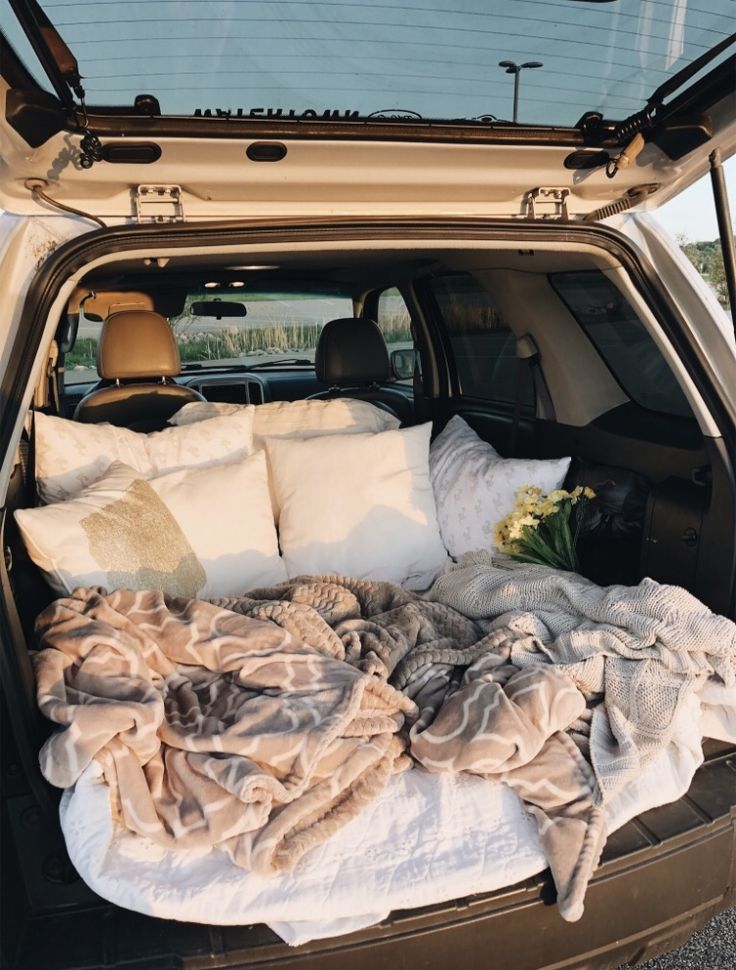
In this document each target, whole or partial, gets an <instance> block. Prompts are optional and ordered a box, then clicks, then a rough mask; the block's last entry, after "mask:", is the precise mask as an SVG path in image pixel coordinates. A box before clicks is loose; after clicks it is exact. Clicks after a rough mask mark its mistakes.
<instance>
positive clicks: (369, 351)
mask: <svg viewBox="0 0 736 970" xmlns="http://www.w3.org/2000/svg"><path fill="white" fill-rule="evenodd" d="M314 368H315V371H316V373H317V380H318V381H321V382H322V383H323V384H329V385H330V387H339V386H341V385H344V384H380V383H381V382H383V381H387V380H388V379H389V375H390V368H389V358H388V350H387V348H386V341H385V340H384V339H383V334H382V333H381V331H380V330H379V329H378V324H377V323H376V322H375V321H374V320H362V319H360V318H358V317H342V318H340V319H339V320H330V322H329V323H327V324H325V326H324V328H323V329H322V333H321V334H320V335H319V340H318V341H317V350H316V352H315V355H314Z"/></svg>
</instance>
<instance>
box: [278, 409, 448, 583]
mask: <svg viewBox="0 0 736 970" xmlns="http://www.w3.org/2000/svg"><path fill="white" fill-rule="evenodd" d="M430 432H431V425H429V424H424V425H420V426H418V427H415V428H407V429H405V430H401V431H399V430H395V431H384V432H382V433H380V434H350V435H329V436H326V437H321V438H310V439H308V440H301V441H299V440H294V439H284V438H280V439H279V438H270V439H267V441H266V447H267V449H268V454H269V459H270V468H271V482H272V485H273V488H274V490H275V492H276V495H277V498H278V502H279V505H280V508H281V518H280V523H279V538H280V542H281V550H282V554H283V557H284V562H285V563H286V570H287V572H288V574H289V576H290V577H291V576H297V575H300V574H302V573H316V574H331V573H339V574H343V575H347V576H355V577H358V578H362V579H384V580H390V581H392V582H395V583H403V584H404V585H407V586H410V587H412V588H415V589H417V588H423V587H425V586H427V585H429V583H430V582H431V581H432V579H434V577H435V576H436V575H437V574H438V573H439V572H440V571H441V570H442V569H443V568H444V566H445V565H446V563H447V553H446V552H445V549H444V547H443V545H442V540H441V538H440V534H439V529H438V527H437V514H436V509H435V503H434V495H433V493H432V485H431V483H430V480H429V463H428V460H429V437H430Z"/></svg>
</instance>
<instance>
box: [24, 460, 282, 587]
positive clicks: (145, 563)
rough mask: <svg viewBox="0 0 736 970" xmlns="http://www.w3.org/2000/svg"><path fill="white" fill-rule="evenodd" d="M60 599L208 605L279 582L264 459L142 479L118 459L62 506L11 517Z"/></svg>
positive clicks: (278, 559) (31, 554)
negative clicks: (154, 597) (192, 600)
mask: <svg viewBox="0 0 736 970" xmlns="http://www.w3.org/2000/svg"><path fill="white" fill-rule="evenodd" d="M15 518H16V521H17V523H18V527H19V529H20V531H21V535H22V536H23V541H24V542H25V544H26V548H27V549H28V553H29V555H30V557H31V559H32V560H33V561H34V562H35V563H36V565H37V566H38V567H39V568H40V569H41V570H42V571H43V572H44V573H45V575H46V579H47V581H48V583H49V585H50V586H51V587H52V588H53V589H54V591H55V592H57V593H60V594H62V595H63V594H67V593H71V592H72V590H74V589H75V588H76V587H77V586H102V587H104V588H105V589H107V590H113V589H121V588H124V589H146V590H162V591H163V592H165V593H169V594H170V595H172V596H187V597H198V598H200V599H207V598H209V597H212V596H234V595H237V594H240V593H244V592H246V591H247V590H249V589H252V588H254V587H256V586H269V585H272V584H273V583H278V582H282V581H283V580H285V579H286V569H285V567H284V564H283V561H282V560H281V558H280V557H279V549H278V540H277V537H276V529H275V526H274V523H273V518H272V515H271V502H270V498H269V493H268V479H267V472H266V459H265V456H264V455H263V453H262V452H261V453H259V454H257V455H253V456H252V457H251V458H248V459H246V460H244V461H238V462H233V463H231V464H227V465H215V466H213V467H210V468H195V469H187V470H184V471H177V472H171V473H169V474H168V475H162V476H159V477H158V478H153V479H151V480H149V481H146V480H144V479H143V478H141V477H140V475H139V474H138V473H137V472H136V471H135V470H134V469H133V468H130V467H129V466H127V465H124V464H123V463H122V462H113V464H112V465H111V466H110V467H109V469H108V471H107V473H106V474H105V476H104V478H102V479H100V480H99V481H97V482H94V483H93V484H92V485H89V486H88V487H87V488H85V489H84V490H83V491H82V492H80V494H79V495H77V496H76V497H75V498H73V499H70V500H69V501H67V502H60V503H56V504H53V505H46V506H41V507H40V508H35V509H19V510H18V511H16V513H15Z"/></svg>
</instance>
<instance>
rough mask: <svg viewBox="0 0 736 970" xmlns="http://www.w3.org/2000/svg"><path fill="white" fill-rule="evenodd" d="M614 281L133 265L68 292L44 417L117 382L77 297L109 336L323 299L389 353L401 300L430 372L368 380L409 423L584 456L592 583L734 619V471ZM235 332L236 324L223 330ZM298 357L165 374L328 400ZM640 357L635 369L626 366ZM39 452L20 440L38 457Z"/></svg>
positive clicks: (20, 568)
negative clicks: (461, 425) (150, 317)
mask: <svg viewBox="0 0 736 970" xmlns="http://www.w3.org/2000/svg"><path fill="white" fill-rule="evenodd" d="M241 264H243V265H241ZM610 270H611V260H610V257H607V256H606V257H603V256H602V255H599V254H596V253H595V252H593V251H585V252H583V251H577V252H576V251H567V252H565V251H559V249H558V250H555V251H552V250H543V249H540V250H531V249H523V250H522V249H518V248H516V249H511V248H504V249H493V250H489V249H483V250H481V249H469V248H452V249H444V250H442V249H439V248H435V249H430V248H428V249H427V250H426V251H422V250H420V249H411V250H405V251H403V252H399V251H398V250H397V249H396V248H394V249H392V250H391V251H381V250H375V251H361V250H359V249H352V250H347V251H341V252H327V253H325V252H322V253H316V252H283V253H278V254H274V253H272V252H271V253H264V254H262V255H260V256H258V255H256V256H254V255H253V254H252V253H249V254H248V256H247V262H246V259H243V258H241V260H237V259H236V258H233V257H232V255H228V256H227V257H224V256H223V255H222V254H207V255H203V254H199V255H198V256H194V255H185V256H173V257H171V258H168V257H167V258H165V259H161V258H160V257H154V256H152V257H150V258H149V257H143V258H140V257H138V256H136V257H135V258H132V257H128V258H124V257H123V258H121V259H120V260H118V261H117V262H116V263H115V264H112V265H106V266H104V267H102V268H100V269H97V270H93V271H92V272H91V273H89V274H88V276H87V277H83V278H82V280H81V282H80V284H79V286H78V288H77V290H76V291H75V294H74V295H73V296H72V299H71V300H70V303H69V306H68V315H67V316H66V317H65V318H64V319H63V320H62V321H61V322H60V325H59V329H58V332H57V340H58V343H59V345H60V347H61V354H60V357H59V362H58V369H57V372H56V374H55V375H54V377H55V380H54V381H52V385H53V386H51V387H50V390H49V391H48V394H47V403H46V410H48V411H50V412H52V413H53V412H57V413H59V414H61V415H63V416H66V417H72V416H75V414H76V417H77V418H79V407H80V402H81V401H82V400H83V399H89V395H90V393H91V392H94V391H95V390H96V389H99V388H104V387H105V385H106V384H107V385H109V384H110V383H118V382H117V381H106V380H105V379H104V378H100V377H99V375H97V374H95V373H93V372H87V373H86V374H83V377H84V378H85V379H84V380H80V379H79V374H78V373H75V371H74V370H73V368H72V367H70V363H69V362H70V360H73V359H74V358H73V351H74V338H75V336H76V339H77V341H80V340H82V339H83V338H82V336H81V334H82V332H83V331H82V330H81V329H76V328H77V327H78V326H79V319H80V303H81V305H82V308H84V307H86V309H87V312H88V314H89V317H88V318H87V321H88V323H89V322H91V323H92V324H95V323H97V324H98V325H99V326H101V325H102V318H103V317H104V316H105V314H106V313H107V312H110V311H111V310H112V309H114V308H115V307H117V308H118V309H119V308H120V307H121V306H122V307H125V306H128V305H132V306H134V307H135V306H143V307H144V308H146V309H148V310H153V311H157V312H158V313H160V314H161V315H163V317H165V318H167V319H169V320H171V319H173V318H175V317H177V316H178V315H179V314H181V312H182V309H183V307H184V304H185V301H186V300H187V298H188V297H190V296H191V295H192V294H199V297H198V298H210V297H213V296H214V297H215V298H216V299H222V298H223V296H224V297H225V298H226V299H237V301H242V302H243V303H244V304H245V305H246V306H248V304H249V299H250V301H251V305H250V311H251V313H252V314H253V311H254V310H255V309H257V308H256V304H255V303H254V302H253V300H255V299H256V298H258V299H261V298H263V297H264V295H266V296H268V295H269V294H270V295H272V296H275V297H281V298H282V302H286V301H287V300H288V299H289V295H290V294H291V295H293V294H297V295H300V294H306V295H317V296H319V295H320V294H328V295H330V296H334V297H336V298H337V297H339V298H340V299H341V300H342V301H343V302H342V303H340V306H341V307H343V308H344V307H349V308H352V310H351V313H352V314H353V315H354V316H362V317H365V318H372V319H375V320H377V322H378V325H379V328H382V329H383V331H384V335H385V336H386V335H388V343H389V347H390V346H391V337H392V332H391V331H390V328H387V326H386V324H387V321H386V320H385V319H384V316H385V315H386V313H385V307H384V304H383V302H382V297H383V294H385V293H387V292H390V293H391V294H393V296H392V300H393V302H392V303H391V306H390V308H389V309H390V313H388V316H391V317H394V316H396V314H397V312H398V310H399V309H400V310H401V312H402V313H404V314H405V317H406V319H407V321H410V334H409V336H410V338H411V339H410V345H411V346H412V347H413V349H414V350H415V351H416V354H417V361H418V363H417V366H416V367H415V368H414V373H413V376H412V377H411V378H409V379H405V380H403V381H402V382H399V381H397V380H396V378H395V376H391V377H389V379H388V380H384V381H380V382H376V381H371V382H370V384H371V386H374V385H375V384H376V383H381V384H382V385H383V387H384V390H387V391H388V392H389V393H393V394H394V395H396V394H398V396H399V397H401V399H402V400H403V402H404V404H405V405H406V406H405V407H404V408H403V410H402V411H401V414H400V415H399V416H400V417H401V419H402V423H403V424H408V423H417V422H421V421H425V420H431V421H432V422H433V424H434V430H435V433H436V432H437V431H439V430H441V428H442V427H443V426H444V424H445V423H446V422H447V420H448V419H449V418H450V417H451V416H452V415H453V414H456V413H457V414H461V415H462V416H463V417H464V418H465V419H466V420H467V421H468V423H469V424H470V425H471V426H472V427H473V428H474V430H475V431H476V432H477V433H478V434H479V435H480V436H481V437H482V438H483V439H485V440H487V441H489V442H490V443H492V444H493V445H494V447H496V448H497V449H498V451H499V452H500V453H501V454H502V455H506V456H509V457H511V456H524V457H539V458H553V457H561V456H563V455H572V456H573V457H574V459H575V461H574V462H573V465H572V466H571V471H570V476H569V484H573V483H575V484H577V483H585V484H592V485H593V487H596V486H597V487H598V488H599V489H602V490H603V491H605V492H606V494H607V496H608V498H607V500H606V506H605V513H604V519H605V521H604V522H603V524H601V523H599V528H598V529H597V531H594V532H593V533H592V534H591V535H590V536H588V537H587V539H586V542H587V552H586V553H585V558H586V560H587V561H586V565H587V570H588V574H589V576H590V578H593V579H595V580H596V581H599V582H603V583H610V582H635V581H637V580H638V579H639V578H641V577H642V576H643V575H650V576H652V577H654V578H656V579H659V580H661V581H665V582H675V583H678V584H679V585H683V586H685V587H687V588H689V589H690V590H691V591H692V592H694V593H695V594H696V595H697V596H699V597H701V598H702V599H703V600H704V601H705V602H706V603H708V604H709V605H710V606H711V607H712V608H713V609H715V610H720V611H722V612H726V611H727V610H728V606H729V598H730V590H729V589H728V588H727V579H728V576H727V575H726V574H727V572H728V571H727V570H720V573H719V571H718V570H717V569H714V568H713V566H712V565H711V564H712V562H713V561H714V560H715V561H716V562H721V563H724V562H727V561H730V560H731V559H732V557H733V554H734V550H733V539H732V537H733V531H734V530H733V529H732V530H730V532H729V530H728V529H724V528H723V521H724V519H723V516H724V514H725V515H727V516H730V517H731V519H732V518H733V499H732V496H731V494H730V490H729V489H727V488H726V484H725V483H726V481H727V476H728V469H727V468H725V467H723V462H722V460H721V458H719V456H718V451H717V448H716V447H715V445H714V443H713V441H712V440H711V439H710V438H708V437H707V436H705V435H703V434H702V432H701V429H700V427H699V424H698V421H697V420H696V418H695V417H694V415H693V413H692V410H691V408H690V406H689V405H688V403H687V400H686V399H685V397H684V396H683V395H682V392H681V391H680V389H679V387H678V386H677V381H676V380H675V379H674V378H673V375H672V372H671V370H670V368H669V367H668V365H667V363H666V361H665V360H664V358H663V357H662V354H661V353H660V352H659V350H658V349H657V347H656V345H655V343H654V342H653V341H652V340H651V338H650V337H649V335H648V334H647V331H646V327H645V326H644V324H643V323H642V322H641V321H639V320H637V319H636V315H635V314H634V313H633V311H631V310H630V306H629V304H628V302H627V300H626V297H625V294H624V295H622V294H621V293H620V292H619V293H618V295H616V287H615V285H614V284H613V283H611V282H606V279H607V277H606V274H605V272H604V271H610ZM233 283H235V284H237V286H236V287H235V288H233V286H232V284H233ZM241 283H242V284H243V285H242V287H241V285H240V284H241ZM254 294H257V297H256V296H254ZM249 295H250V297H249ZM616 300H618V302H616ZM115 301H118V302H117V303H116V302H115ZM329 309H330V306H327V307H326V308H325V313H326V314H329ZM349 315H350V314H349V313H347V312H341V313H339V314H335V316H340V317H346V316H349ZM327 318H329V316H328V317H327ZM274 319H275V320H276V321H277V320H278V306H277V315H276V317H274ZM479 321H483V322H482V323H480V324H479ZM321 322H322V323H326V322H327V319H324V320H322V321H321ZM237 324H238V320H237V319H235V320H234V321H230V320H229V319H224V320H223V321H221V324H218V326H220V325H223V326H224V327H225V328H227V327H229V326H232V325H237ZM84 332H88V331H84ZM406 335H407V334H404V336H406ZM394 336H395V335H394ZM525 336H530V337H531V340H532V346H533V351H534V353H533V354H532V357H531V358H530V359H529V360H528V361H527V362H524V361H523V360H521V362H520V359H517V353H518V346H517V343H516V342H517V341H518V339H519V338H521V337H525ZM405 344H406V342H405ZM627 345H628V346H627ZM282 356H283V355H282ZM288 358H289V359H288V360H285V361H284V362H283V363H282V364H280V363H279V360H278V359H275V360H273V361H270V360H267V357H266V356H263V357H260V358H258V359H257V360H255V361H254V360H251V359H249V362H248V363H246V364H243V363H240V362H238V361H237V360H236V361H233V360H229V361H226V362H225V363H223V364H220V363H218V361H217V360H209V361H207V360H205V361H199V362H195V363H194V364H192V362H191V361H190V362H189V363H187V362H185V363H184V364H183V365H182V370H181V373H180V374H178V375H176V374H174V373H173V372H172V376H169V377H166V378H165V380H166V381H168V382H169V383H170V384H171V385H172V389H173V390H175V391H177V392H181V394H182V395H183V398H182V400H185V399H187V400H188V399H191V398H190V397H187V395H191V397H200V396H201V397H204V398H206V399H209V400H217V401H233V402H241V401H244V400H249V401H252V402H254V403H256V404H257V403H260V402H265V401H270V400H294V399H298V398H304V397H309V396H313V395H318V396H319V395H320V394H322V395H324V394H329V393H330V392H331V390H333V391H334V388H333V389H331V388H330V386H329V383H328V384H325V383H323V382H320V381H319V380H318V377H317V374H316V373H315V370H314V365H313V363H312V360H311V358H310V359H305V358H304V356H303V354H301V355H300V354H299V353H295V354H291V353H290V354H289V355H288ZM632 360H634V361H636V369H637V373H635V374H632V373H629V371H630V370H631V365H632ZM264 363H265V364H266V366H263V365H264ZM254 364H255V366H253V365H254ZM627 381H634V384H635V385H636V386H633V385H632V386H628V385H627ZM667 381H669V382H670V384H672V388H674V390H672V391H671V395H670V396H671V400H670V401H668V400H667V395H666V394H664V396H662V395H660V397H659V398H657V397H656V394H655V396H654V397H647V396H646V395H647V394H648V393H650V388H651V387H654V388H655V389H656V388H657V387H659V388H660V389H661V386H662V385H663V383H664V384H665V385H666V384H667ZM340 393H349V390H345V391H340ZM663 393H664V392H663ZM243 395H245V397H244V396H243ZM525 395H526V396H525ZM642 395H644V396H643V397H642ZM660 402H663V403H662V406H660ZM379 403H380V402H379ZM384 403H385V402H384ZM162 426H165V422H164V423H163V425H162ZM146 430H151V428H146ZM28 452H29V449H28V443H27V442H26V444H25V445H24V448H23V449H22V454H23V455H24V457H26V459H27V458H28ZM30 458H31V464H32V454H31V456H30ZM27 471H28V461H26V462H25V463H21V465H20V466H19V467H18V469H17V472H16V474H15V475H14V479H13V482H12V488H11V492H10V494H9V496H8V503H7V505H8V508H9V509H12V508H13V507H18V506H20V505H23V504H28V503H29V502H32V501H33V498H32V495H31V493H32V489H31V487H30V486H29V483H28V482H27V481H24V472H27ZM26 477H27V476H26ZM719 523H720V524H719ZM6 530H7V533H8V540H9V542H10V544H11V546H12V549H13V558H14V563H15V566H14V569H13V571H12V577H11V579H12V583H13V588H14V592H15V595H16V600H17V605H18V608H19V612H20V618H21V621H22V625H23V627H24V629H25V630H26V632H27V633H29V634H30V631H31V629H32V624H33V620H34V618H35V615H36V614H37V612H38V610H39V608H41V607H43V605H45V602H46V601H48V599H49V598H50V594H49V592H48V590H46V589H45V587H44V583H43V581H42V580H41V578H40V576H38V575H37V574H35V569H34V567H32V564H31V563H30V561H29V560H28V558H27V556H26V555H25V554H24V551H23V549H22V543H21V542H20V541H19V539H18V536H17V534H16V533H15V531H14V528H13V524H12V516H7V518H6ZM729 535H730V536H731V539H729ZM706 550H707V553H706ZM584 551H585V550H584ZM721 574H722V575H721Z"/></svg>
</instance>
